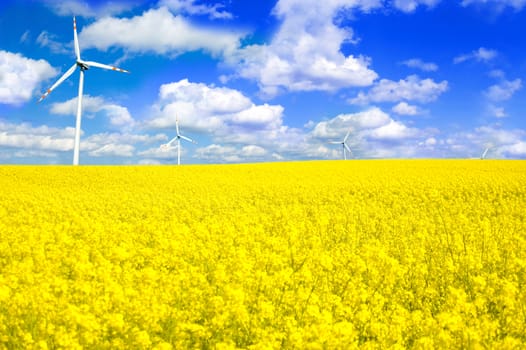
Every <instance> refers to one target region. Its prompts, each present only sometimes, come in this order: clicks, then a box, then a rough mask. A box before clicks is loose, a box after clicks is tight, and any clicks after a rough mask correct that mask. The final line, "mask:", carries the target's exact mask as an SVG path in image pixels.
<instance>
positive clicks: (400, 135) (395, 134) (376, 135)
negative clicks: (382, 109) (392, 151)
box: [367, 120, 418, 140]
mask: <svg viewBox="0 0 526 350" xmlns="http://www.w3.org/2000/svg"><path fill="white" fill-rule="evenodd" d="M417 133H418V130H417V129H412V128H408V127H407V126H405V125H404V124H402V123H401V122H398V121H395V120H390V121H389V123H388V124H386V125H382V126H381V127H379V128H377V129H374V130H371V131H370V132H368V133H367V134H368V135H370V136H371V137H372V138H373V139H379V140H401V139H407V138H410V137H413V136H415V135H417Z"/></svg>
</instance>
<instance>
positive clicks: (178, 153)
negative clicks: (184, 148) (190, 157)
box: [160, 116, 197, 165]
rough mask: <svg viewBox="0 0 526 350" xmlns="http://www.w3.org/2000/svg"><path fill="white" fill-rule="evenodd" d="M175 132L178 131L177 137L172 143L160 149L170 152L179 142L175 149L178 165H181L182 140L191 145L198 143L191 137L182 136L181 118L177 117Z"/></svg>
mask: <svg viewBox="0 0 526 350" xmlns="http://www.w3.org/2000/svg"><path fill="white" fill-rule="evenodd" d="M175 131H176V136H175V137H174V138H173V139H171V140H170V141H168V143H165V144H163V145H161V147H160V148H161V149H162V150H169V149H170V148H174V146H172V144H173V143H174V142H175V141H177V145H176V146H175V148H177V165H181V139H183V140H185V141H188V142H191V143H195V144H197V142H195V141H194V140H192V139H191V138H189V137H186V136H183V135H181V133H180V132H179V118H178V117H177V116H176V117H175Z"/></svg>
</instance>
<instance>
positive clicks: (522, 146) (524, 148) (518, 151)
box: [502, 141, 526, 158]
mask: <svg viewBox="0 0 526 350" xmlns="http://www.w3.org/2000/svg"><path fill="white" fill-rule="evenodd" d="M502 152H503V153H504V154H506V155H509V156H511V157H521V158H524V157H526V141H518V142H516V143H513V144H511V145H507V146H504V147H502Z"/></svg>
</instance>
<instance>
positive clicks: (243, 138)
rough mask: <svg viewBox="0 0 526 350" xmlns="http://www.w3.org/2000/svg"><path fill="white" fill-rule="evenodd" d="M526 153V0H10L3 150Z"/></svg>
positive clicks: (83, 158)
mask: <svg viewBox="0 0 526 350" xmlns="http://www.w3.org/2000/svg"><path fill="white" fill-rule="evenodd" d="M74 15H75V16H76V18H77V27H78V35H79V43H80V49H81V57H82V59H84V60H89V61H96V62H100V63H104V64H110V65H116V66H118V67H121V68H124V69H127V70H129V71H131V73H130V74H125V73H119V72H112V71H107V70H102V69H99V68H96V67H91V68H90V69H89V70H88V71H86V74H85V83H84V106H83V117H82V135H81V145H80V163H81V164H170V163H174V162H176V157H177V151H176V150H175V149H170V150H161V149H160V148H159V146H160V145H162V144H164V143H166V142H168V141H169V140H170V139H171V138H172V137H173V136H175V121H176V117H177V116H178V118H179V124H180V127H181V133H182V134H183V135H186V136H188V137H190V138H192V139H194V140H196V141H197V144H195V145H194V144H190V143H183V144H182V155H181V159H182V163H231V162H232V163H237V162H260V161H287V160H310V159H340V158H341V157H342V153H341V148H340V147H339V146H338V145H334V144H330V143H329V142H330V141H339V140H342V139H343V137H344V136H345V134H346V133H347V131H348V130H351V132H350V136H349V139H348V143H349V145H350V147H351V148H352V149H353V153H354V156H355V157H356V158H365V159H369V158H472V157H479V156H480V155H481V154H482V152H483V151H484V149H485V148H486V147H488V146H489V147H491V148H490V150H489V152H488V157H490V158H499V159H500V158H514V159H515V158H518V159H525V158H526V118H525V113H524V111H525V110H526V89H524V84H525V83H526V82H525V73H526V42H525V41H524V33H525V32H526V0H500V1H497V0H458V1H445V0H390V1H381V0H326V1H314V0H278V1H246V0H228V1H219V0H218V1H197V0H158V1H134V0H128V1H112V2H109V3H108V2H101V1H80V0H66V1H60V2H58V1H52V0H33V1H10V0H7V1H3V2H2V3H1V4H0V163H5V164H10V163H14V164H28V163H29V164H71V161H72V157H73V143H74V128H75V111H76V103H77V102H76V100H77V89H78V81H79V73H78V71H76V72H75V73H74V74H73V75H72V76H71V77H70V78H69V79H67V80H66V81H65V82H64V83H63V84H62V85H60V86H59V87H58V88H57V89H56V90H54V91H53V92H52V93H51V94H50V95H49V96H48V97H47V98H46V99H45V100H43V101H42V102H41V103H37V101H38V99H39V97H40V96H41V94H42V93H43V92H44V91H45V90H46V89H48V88H49V87H50V86H51V85H52V84H53V83H54V82H55V81H56V80H57V79H58V78H60V76H61V75H62V74H64V73H65V72H66V71H67V70H68V69H69V67H71V66H72V64H74V63H75V54H74V49H73V28H72V27H73V25H72V21H73V19H72V17H73V16H74Z"/></svg>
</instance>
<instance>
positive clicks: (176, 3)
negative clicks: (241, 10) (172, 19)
mask: <svg viewBox="0 0 526 350" xmlns="http://www.w3.org/2000/svg"><path fill="white" fill-rule="evenodd" d="M159 5H160V6H166V7H168V8H169V9H170V10H172V11H175V12H181V13H185V14H189V15H207V16H208V17H209V18H211V19H232V18H233V15H232V14H231V13H230V12H228V11H225V10H224V5H223V4H220V3H216V4H213V5H208V4H198V3H197V1H196V0H161V1H160V2H159Z"/></svg>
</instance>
